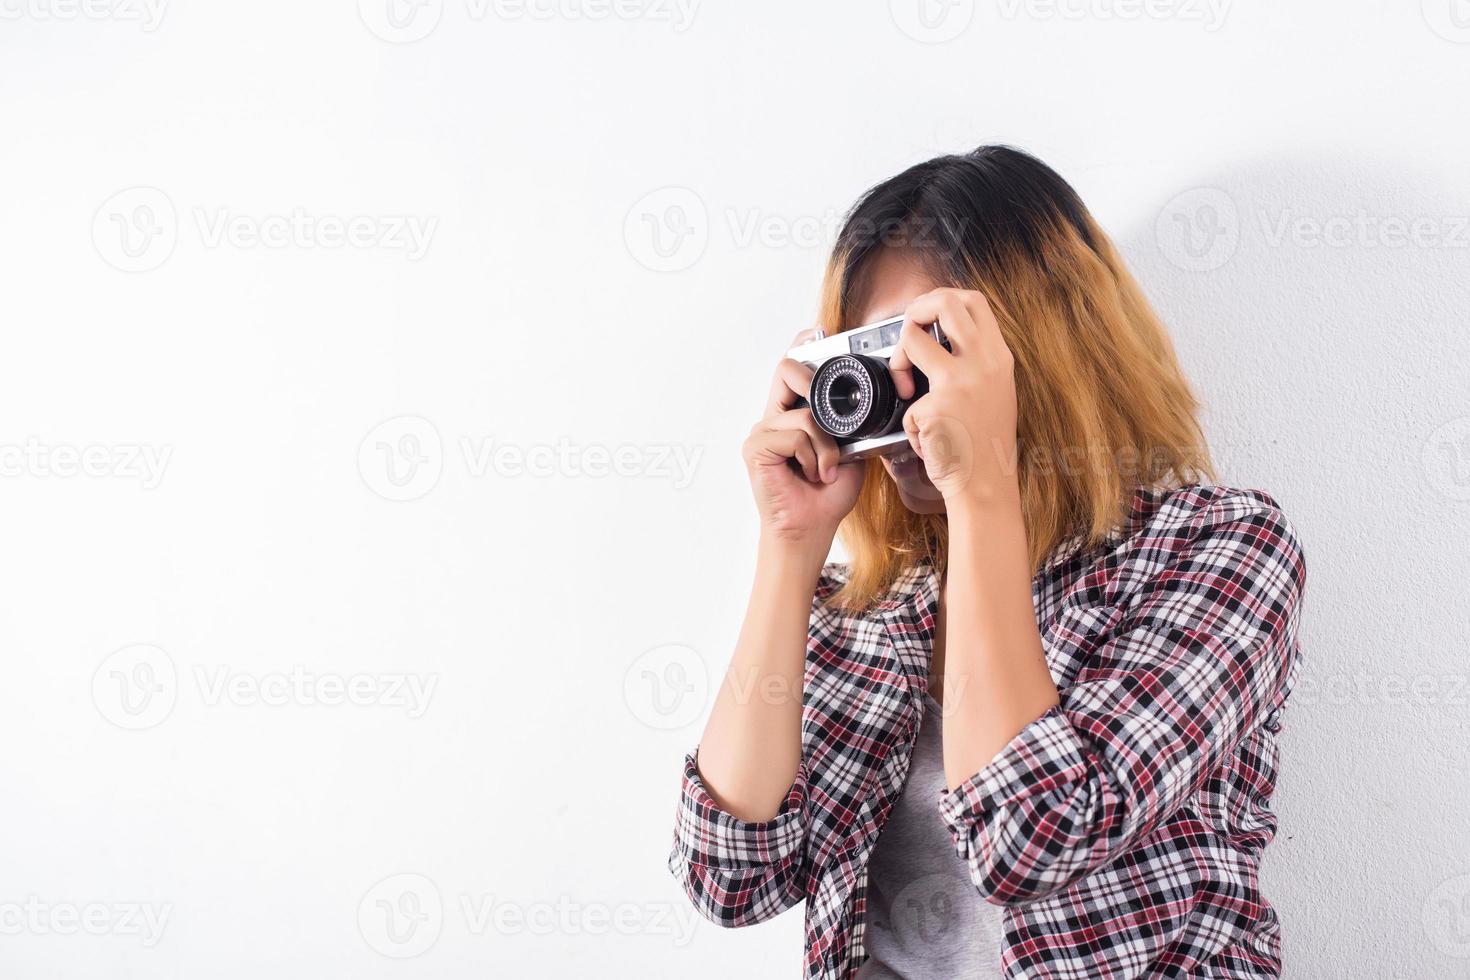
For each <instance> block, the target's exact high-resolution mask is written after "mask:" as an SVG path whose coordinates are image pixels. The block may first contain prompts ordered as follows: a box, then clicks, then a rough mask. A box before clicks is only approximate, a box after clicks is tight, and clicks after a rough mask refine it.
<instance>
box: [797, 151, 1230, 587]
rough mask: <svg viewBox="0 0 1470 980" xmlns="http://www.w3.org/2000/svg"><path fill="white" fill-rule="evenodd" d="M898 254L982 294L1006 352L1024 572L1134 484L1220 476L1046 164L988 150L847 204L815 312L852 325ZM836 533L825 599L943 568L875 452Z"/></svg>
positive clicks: (940, 529)
mask: <svg viewBox="0 0 1470 980" xmlns="http://www.w3.org/2000/svg"><path fill="white" fill-rule="evenodd" d="M895 248H896V249H903V250H905V251H907V252H908V253H910V254H911V255H912V256H913V257H915V258H917V259H918V260H919V261H920V262H922V263H923V265H924V267H925V268H926V270H927V271H928V272H929V273H930V275H931V276H932V277H933V278H934V279H935V281H936V283H937V284H938V285H943V286H953V287H959V288H963V289H975V290H979V291H980V292H982V293H983V294H984V295H985V297H986V299H987V300H989V302H990V306H991V309H992V310H993V311H994V312H995V316H996V319H997V321H998V322H999V324H1000V330H1001V334H1002V335H1003V336H1004V338H1005V341H1006V344H1007V345H1008V346H1009V347H1010V349H1011V352H1012V354H1013V355H1014V359H1015V373H1016V399H1017V454H1016V471H1017V477H1018V481H1019V484H1020V490H1021V506H1022V512H1023V516H1024V519H1025V523H1026V533H1027V539H1028V541H1029V544H1030V554H1031V562H1032V567H1033V569H1035V568H1039V567H1040V566H1041V565H1042V564H1043V563H1045V562H1046V561H1047V559H1048V558H1049V557H1051V556H1052V555H1053V554H1054V553H1056V552H1058V550H1060V549H1064V548H1067V549H1070V548H1071V547H1086V546H1090V545H1095V544H1098V543H1101V542H1102V541H1103V539H1105V538H1106V537H1107V536H1108V534H1109V533H1110V532H1111V531H1113V530H1114V529H1115V528H1117V527H1118V526H1119V525H1120V524H1121V523H1122V522H1123V521H1124V518H1125V516H1126V514H1127V509H1128V505H1129V502H1130V500H1131V498H1132V495H1133V492H1134V489H1135V488H1136V487H1138V486H1140V485H1142V486H1147V487H1154V488H1168V487H1175V486H1182V485H1185V484H1189V483H1199V482H1208V481H1210V480H1212V479H1213V466H1212V464H1211V461H1210V456H1209V450H1208V449H1207V448H1206V446H1205V441H1204V436H1203V434H1202V432H1201V430H1200V427H1199V423H1198V420H1197V417H1196V416H1197V410H1198V403H1197V402H1196V400H1195V397H1194V394H1193V392H1192V391H1191V390H1190V387H1189V384H1188V382H1187V381H1186V380H1185V378H1184V375H1183V372H1182V371H1181V370H1180V367H1179V362H1178V359H1177V358H1176V357H1175V354H1174V348H1173V346H1172V344H1171V343H1170V341H1169V337H1168V334H1167V332H1166V331H1165V329H1164V326H1163V324H1162V323H1161V322H1160V320H1159V318H1158V316H1157V315H1156V314H1155V313H1154V311H1153V309H1152V308H1151V307H1150V305H1149V303H1148V300H1147V299H1146V298H1145V296H1144V294H1143V291H1142V290H1141V289H1140V288H1139V286H1138V283H1137V282H1136V281H1135V280H1134V279H1133V276H1132V275H1131V274H1130V273H1129V272H1128V269H1127V268H1126V267H1125V266H1124V264H1123V260H1122V259H1121V257H1120V256H1119V255H1118V251H1117V249H1116V248H1115V247H1114V246H1113V244H1112V242H1111V241H1109V240H1108V237H1107V236H1106V235H1105V234H1103V232H1102V230H1101V229H1100V228H1099V227H1098V225H1097V223H1096V222H1095V221H1094V220H1093V218H1092V216H1091V215H1090V214H1089V213H1088V211H1087V209H1086V207H1084V206H1083V204H1082V201H1081V199H1080V198H1079V197H1078V196H1077V193H1076V192H1075V191H1074V190H1073V189H1072V188H1071V186H1070V185H1069V184H1067V182H1066V181H1064V180H1063V179H1062V178H1061V177H1060V176H1059V175H1058V174H1057V173H1056V172H1055V171H1053V170H1052V169H1051V168H1050V167H1048V166H1046V165H1045V164H1044V163H1042V162H1041V161H1040V160H1037V159H1036V158H1035V157H1032V156H1030V155H1029V154H1026V153H1023V152H1021V151H1020V150H1016V149H1013V148H1011V147H1006V146H982V147H980V148H979V149H977V150H975V151H973V152H971V153H967V154H964V155H959V156H944V157H939V158H937V159H934V160H930V161H928V162H926V163H922V164H919V165H917V166H915V167H912V168H910V169H908V170H906V171H904V172H903V173H901V174H899V175H898V176H896V177H894V178H892V179H890V180H887V181H884V182H883V183H882V184H879V185H878V186H876V187H874V188H873V189H871V190H870V191H868V192H867V193H866V194H864V195H863V197H862V199H861V200H859V201H858V203H857V204H856V205H855V206H854V207H853V209H852V211H851V212H850V213H849V214H848V216H847V219H846V221H845V222H844V224H843V228H842V232H841V234H840V235H839V236H838V240H837V244H836V246H835V248H834V249H833V254H832V258H831V261H830V263H829V264H828V267H827V274H826V277H825V281H824V284H823V290H822V304H821V314H820V318H819V321H818V322H820V323H822V324H823V325H824V326H826V328H827V329H828V331H829V332H831V331H832V330H834V329H837V330H848V329H851V328H852V327H855V326H859V325H860V324H859V323H857V322H856V321H855V320H854V317H860V316H861V315H862V312H863V311H862V310H861V309H855V307H856V306H857V305H858V304H859V303H860V302H861V300H862V295H863V292H864V287H865V276H866V275H867V273H868V272H869V271H870V270H871V268H872V264H873V260H874V259H875V258H876V257H877V255H878V254H879V253H880V252H881V251H882V250H885V249H895ZM866 465H867V466H868V473H867V475H866V477H865V479H864V481H863V489H862V492H861V494H860V495H859V497H858V501H857V505H856V506H855V507H854V508H853V510H852V512H851V513H850V514H849V515H848V516H847V518H846V519H845V520H844V521H843V523H842V526H841V529H840V534H841V538H842V542H843V544H844V545H845V546H846V548H847V550H848V552H849V554H850V556H851V567H850V573H849V576H848V581H847V583H846V585H845V586H844V587H843V588H842V590H841V591H840V592H839V593H838V594H837V596H836V597H835V601H837V602H838V603H840V604H842V605H844V606H847V607H849V608H862V607H865V606H868V605H870V604H871V603H872V602H873V601H874V600H875V599H878V598H879V597H881V596H882V595H883V594H884V593H885V592H886V591H887V590H888V589H889V588H890V587H891V586H892V584H893V583H894V581H895V579H897V578H898V577H899V576H900V575H901V574H902V573H903V572H904V571H905V570H906V569H908V568H909V567H910V566H911V565H913V564H915V563H917V562H919V561H921V560H924V559H928V560H930V561H932V562H933V563H934V564H935V566H936V568H937V569H939V570H940V571H941V572H942V571H943V569H944V565H945V559H946V550H947V541H948V524H947V521H946V519H945V516H944V515H943V514H929V515H924V514H915V513H913V512H912V511H910V510H909V509H908V508H907V507H905V506H904V504H903V502H902V501H901V500H900V499H899V496H898V490H897V487H896V486H895V485H894V483H893V481H892V480H891V479H889V478H888V477H887V474H886V473H885V472H884V470H883V464H882V462H881V461H879V460H877V459H871V460H869V461H868V463H867V464H866Z"/></svg>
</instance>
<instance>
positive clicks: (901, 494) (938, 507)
mask: <svg viewBox="0 0 1470 980" xmlns="http://www.w3.org/2000/svg"><path fill="white" fill-rule="evenodd" d="M893 485H894V487H896V488H897V490H898V499H899V500H902V501H903V505H904V506H905V507H907V508H908V509H909V510H911V511H913V512H914V513H915V514H943V513H944V495H943V494H941V493H940V492H939V488H937V487H936V486H934V484H932V483H930V482H929V478H928V477H927V476H923V475H920V476H913V477H906V478H903V479H898V478H895V479H894V481H893Z"/></svg>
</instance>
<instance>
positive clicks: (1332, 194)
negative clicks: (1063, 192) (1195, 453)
mask: <svg viewBox="0 0 1470 980" xmlns="http://www.w3.org/2000/svg"><path fill="white" fill-rule="evenodd" d="M1119 246H1120V247H1121V248H1122V249H1123V250H1124V252H1125V254H1126V257H1127V259H1128V261H1129V263H1130V265H1131V266H1132V267H1133V269H1134V271H1135V272H1136V273H1137V275H1138V277H1139V279H1140V280H1141V281H1142V283H1143V285H1144V287H1145V289H1146V290H1147V291H1148V293H1149V295H1150V296H1151V297H1152V298H1153V300H1154V303H1155V304H1156V306H1157V308H1158V309H1159V312H1160V313H1161V315H1162V316H1163V318H1164V320H1165V321H1166V322H1167V323H1168V324H1169V326H1170V329H1171V332H1172V333H1173V336H1174V338H1175V343H1176V345H1177V347H1178V350H1179V354H1180V357H1181V358H1182V360H1183V361H1184V364H1185V368H1186V370H1187V371H1188V372H1189V375H1190V377H1191V378H1192V379H1193V381H1194V382H1195V385H1196V389H1197V391H1198V393H1199V395H1200V397H1201V400H1202V401H1203V402H1204V405H1205V415H1204V421H1205V429H1206V435H1207V437H1208V438H1209V440H1210V444H1211V447H1212V449H1213V450H1214V452H1215V458H1216V462H1217V464H1219V470H1220V479H1221V482H1223V483H1226V484H1230V485H1235V486H1249V487H1260V488H1263V489H1266V490H1269V491H1270V492H1271V493H1272V494H1274V495H1275V496H1276V498H1277V500H1278V501H1280V502H1281V505H1282V507H1283V509H1284V510H1285V511H1286V512H1287V514H1288V515H1289V516H1290V517H1291V518H1292V520H1293V521H1294V523H1295V524H1296V526H1297V528H1298V529H1299V531H1300V533H1301V536H1302V539H1303V541H1304V544H1305V548H1306V552H1307V562H1308V593H1307V601H1306V607H1305V617H1304V623H1303V634H1302V641H1303V651H1304V666H1303V670H1302V673H1301V678H1300V680H1299V682H1298V685H1297V688H1296V691H1295V693H1294V695H1293V699H1292V703H1291V710H1289V711H1288V713H1287V724H1286V735H1285V741H1284V745H1283V760H1282V774H1281V780H1280V784H1279V789H1278V793H1277V795H1276V799H1275V807H1276V809H1277V812H1278V813H1279V815H1280V818H1281V828H1280V833H1279V835H1278V838H1277V842H1276V844H1274V845H1273V846H1272V848H1271V849H1270V850H1268V851H1267V857H1266V858H1265V861H1264V866H1263V879H1264V881H1265V886H1266V894H1267V896H1268V898H1269V899H1270V900H1271V901H1272V902H1273V904H1275V905H1276V907H1277V909H1278V910H1279V912H1280V914H1281V917H1282V920H1283V929H1284V939H1283V944H1284V952H1285V956H1286V964H1287V967H1288V975H1289V976H1296V977H1336V976H1449V975H1470V843H1467V836H1466V833H1465V828H1466V823H1465V817H1464V813H1465V806H1466V804H1465V801H1466V800H1467V799H1470V737H1467V734H1470V683H1467V679H1470V657H1467V653H1470V642H1467V640H1466V630H1465V622H1466V619H1467V612H1470V596H1467V594H1470V588H1467V584H1466V583H1470V330H1467V326H1470V323H1467V319H1470V317H1467V313H1466V311H1467V310H1470V202H1467V201H1466V200H1465V198H1463V197H1460V196H1457V195H1454V194H1451V193H1449V192H1448V191H1447V190H1446V189H1445V188H1444V187H1443V186H1441V185H1440V183H1439V181H1438V179H1437V178H1433V177H1430V176H1428V175H1425V174H1416V173H1408V172H1399V171H1396V170H1389V169H1385V168H1384V166H1383V165H1382V164H1379V163H1364V162H1360V161H1354V160H1350V159H1342V158H1338V159H1332V160H1285V161H1280V162H1262V163H1255V164H1250V165H1246V166H1243V167H1240V168H1238V169H1233V170H1230V171H1227V172H1223V173H1220V174H1215V175H1203V176H1202V178H1201V180H1200V181H1199V182H1198V183H1197V184H1196V185H1195V186H1193V187H1171V188H1163V189H1161V192H1160V195H1159V202H1158V209H1157V212H1156V213H1155V214H1151V215H1148V216H1146V219H1145V220H1144V221H1143V222H1142V223H1141V224H1140V225H1139V226H1138V227H1135V228H1132V229H1127V230H1125V232H1124V234H1122V235H1121V236H1120V237H1119ZM1456 815H1457V816H1456ZM1456 971H1464V972H1463V973H1459V972H1456Z"/></svg>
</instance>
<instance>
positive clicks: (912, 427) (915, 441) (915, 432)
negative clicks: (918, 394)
mask: <svg viewBox="0 0 1470 980" xmlns="http://www.w3.org/2000/svg"><path fill="white" fill-rule="evenodd" d="M928 401H929V396H928V395H925V396H924V397H923V398H920V399H919V400H918V401H916V402H914V403H913V404H912V405H910V406H909V408H908V411H906V412H904V413H903V432H904V435H906V436H908V437H909V446H910V447H912V448H913V450H914V455H915V456H918V457H919V458H920V459H923V458H924V448H923V446H921V445H920V444H919V422H920V420H921V419H922V418H923V417H924V414H925V413H926V412H928V411H929V405H928Z"/></svg>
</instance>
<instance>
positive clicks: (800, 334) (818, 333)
mask: <svg viewBox="0 0 1470 980" xmlns="http://www.w3.org/2000/svg"><path fill="white" fill-rule="evenodd" d="M824 336H826V331H824V330H823V329H822V328H821V327H807V328H806V329H805V330H798V331H797V332H796V336H795V337H792V338H791V343H790V344H787V345H786V346H787V347H788V349H789V348H791V347H800V346H801V345H802V344H809V343H811V342H812V341H814V340H821V339H822V338H823V337H824Z"/></svg>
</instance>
